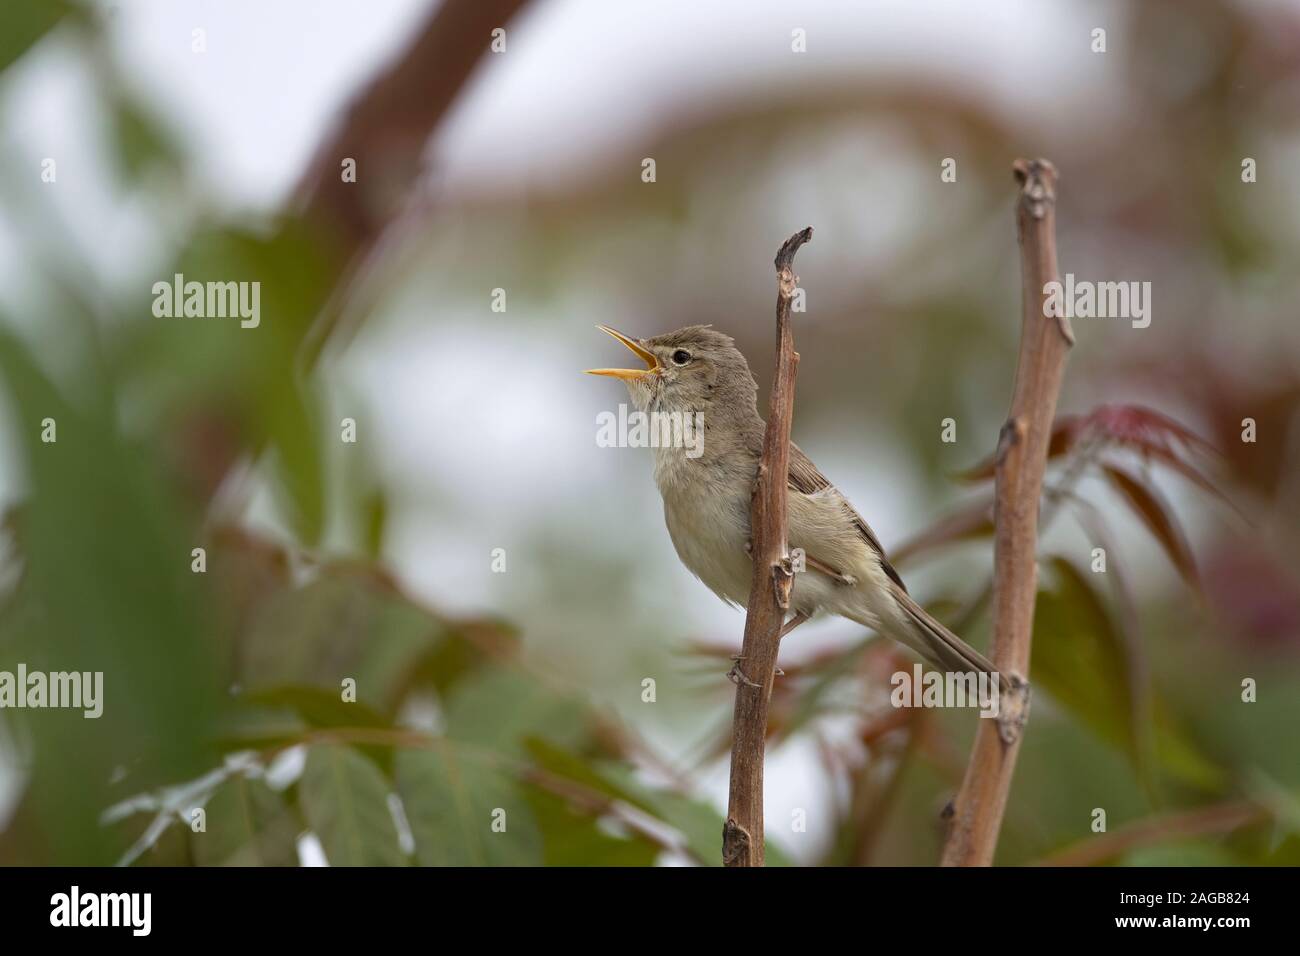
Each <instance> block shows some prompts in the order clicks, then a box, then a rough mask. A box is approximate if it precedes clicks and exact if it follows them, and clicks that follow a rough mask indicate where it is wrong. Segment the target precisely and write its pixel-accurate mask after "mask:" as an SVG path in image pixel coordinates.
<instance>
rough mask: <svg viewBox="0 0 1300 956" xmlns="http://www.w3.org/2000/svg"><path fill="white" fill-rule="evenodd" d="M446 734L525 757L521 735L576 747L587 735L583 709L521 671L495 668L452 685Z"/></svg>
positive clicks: (502, 752) (476, 744) (507, 753)
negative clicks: (454, 686) (453, 689)
mask: <svg viewBox="0 0 1300 956" xmlns="http://www.w3.org/2000/svg"><path fill="white" fill-rule="evenodd" d="M446 717H447V735H448V736H449V737H452V738H453V739H455V740H457V741H461V742H464V743H468V744H473V745H475V746H478V747H482V748H484V749H485V750H488V751H491V752H493V753H499V754H503V755H508V756H513V757H518V758H522V757H524V756H526V747H525V743H524V738H525V737H541V738H543V739H545V740H547V741H549V742H551V743H553V744H556V745H558V746H560V747H568V748H570V749H574V748H579V747H580V746H581V745H582V743H584V742H585V741H586V740H587V738H588V737H589V736H590V730H591V723H590V719H589V718H588V715H587V711H586V708H585V707H583V705H582V704H580V703H579V702H578V701H576V700H573V699H572V698H569V697H565V696H563V695H562V694H560V693H557V692H556V691H553V690H551V689H550V688H549V687H547V686H546V685H545V684H543V683H542V682H541V681H540V680H539V679H537V678H536V677H533V676H531V675H528V674H525V673H523V672H522V671H518V670H514V669H500V670H493V671H486V672H483V673H482V674H478V675H475V676H473V677H471V678H469V679H467V680H466V681H464V682H462V683H461V684H460V685H458V686H457V687H456V689H455V691H454V692H453V693H452V695H451V697H450V699H449V700H448V701H447V709H446Z"/></svg>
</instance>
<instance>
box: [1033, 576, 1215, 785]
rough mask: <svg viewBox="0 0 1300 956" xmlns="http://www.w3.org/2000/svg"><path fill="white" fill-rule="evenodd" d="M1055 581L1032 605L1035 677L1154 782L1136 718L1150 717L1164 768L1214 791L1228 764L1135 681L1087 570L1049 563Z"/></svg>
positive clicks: (1194, 783) (1145, 778) (1054, 696)
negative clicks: (1208, 754)
mask: <svg viewBox="0 0 1300 956" xmlns="http://www.w3.org/2000/svg"><path fill="white" fill-rule="evenodd" d="M1049 567H1050V569H1051V571H1052V578H1053V580H1054V582H1055V583H1054V586H1052V587H1041V588H1040V590H1039V592H1038V597H1037V600H1036V603H1035V609H1034V656H1033V664H1032V672H1031V680H1032V682H1033V683H1034V684H1035V685H1036V686H1039V687H1042V688H1043V689H1044V690H1046V691H1047V693H1049V694H1050V695H1051V696H1052V697H1053V698H1055V699H1056V700H1057V701H1059V702H1060V703H1061V704H1062V705H1064V706H1065V707H1066V708H1067V709H1069V710H1070V711H1071V712H1072V713H1073V714H1075V715H1076V716H1077V717H1079V719H1080V720H1082V722H1083V723H1084V725H1085V726H1087V727H1088V728H1089V729H1090V730H1092V732H1093V733H1095V734H1097V735H1098V736H1099V737H1100V738H1101V739H1103V740H1105V741H1106V742H1108V743H1109V744H1111V745H1112V746H1116V747H1119V748H1120V749H1121V750H1123V751H1124V752H1125V753H1126V754H1128V755H1129V757H1130V759H1131V760H1132V761H1133V763H1134V766H1135V767H1136V768H1137V770H1138V772H1139V774H1140V775H1141V776H1142V778H1143V780H1144V781H1145V782H1147V783H1148V784H1150V783H1151V782H1153V779H1154V778H1153V777H1152V773H1153V771H1154V770H1155V769H1156V768H1155V767H1153V766H1150V765H1149V763H1148V761H1147V759H1146V756H1147V754H1146V752H1145V751H1144V748H1143V746H1142V743H1141V741H1142V740H1143V733H1142V731H1143V729H1144V728H1141V727H1139V726H1138V723H1137V722H1138V721H1139V720H1149V721H1150V731H1151V740H1152V744H1151V746H1152V747H1153V748H1154V756H1155V757H1156V759H1157V761H1158V764H1159V768H1160V769H1162V770H1163V771H1165V772H1166V773H1168V774H1170V775H1172V776H1174V777H1175V778H1177V779H1178V780H1180V781H1182V782H1183V783H1187V784H1191V785H1193V786H1196V787H1199V788H1201V789H1203V790H1207V791H1212V790H1215V789H1217V788H1219V787H1220V786H1222V784H1223V782H1224V775H1223V771H1222V770H1221V769H1220V768H1219V767H1218V765H1217V764H1215V763H1214V762H1213V761H1212V760H1210V759H1208V758H1207V757H1206V756H1204V754H1203V753H1202V752H1201V750H1200V748H1199V747H1198V746H1197V745H1196V744H1195V743H1194V742H1193V741H1191V740H1190V739H1188V738H1187V736H1186V734H1185V732H1184V731H1183V730H1182V728H1181V727H1180V726H1179V724H1178V723H1177V721H1176V720H1175V719H1174V717H1173V716H1172V715H1171V714H1170V713H1169V711H1168V708H1167V706H1166V705H1165V703H1164V701H1163V700H1162V699H1161V698H1160V697H1159V696H1158V695H1156V694H1155V693H1154V692H1152V691H1151V690H1150V689H1148V688H1144V687H1142V686H1138V685H1136V684H1135V681H1136V676H1135V675H1134V673H1133V670H1132V663H1131V659H1130V657H1129V654H1128V652H1127V649H1126V646H1125V644H1124V641H1123V637H1122V635H1121V633H1120V631H1119V629H1118V628H1117V626H1116V624H1115V621H1114V619H1113V618H1112V617H1111V615H1110V613H1109V611H1108V610H1107V607H1106V604H1105V603H1104V602H1103V600H1102V599H1101V597H1100V595H1098V594H1097V592H1096V591H1095V590H1094V589H1093V587H1092V584H1091V581H1090V580H1089V578H1088V576H1087V575H1086V574H1084V573H1083V572H1081V571H1079V570H1078V569H1077V568H1076V567H1075V566H1074V565H1073V564H1071V563H1070V562H1069V561H1067V560H1065V559H1064V558H1059V557H1057V558H1052V559H1051V560H1050V562H1049Z"/></svg>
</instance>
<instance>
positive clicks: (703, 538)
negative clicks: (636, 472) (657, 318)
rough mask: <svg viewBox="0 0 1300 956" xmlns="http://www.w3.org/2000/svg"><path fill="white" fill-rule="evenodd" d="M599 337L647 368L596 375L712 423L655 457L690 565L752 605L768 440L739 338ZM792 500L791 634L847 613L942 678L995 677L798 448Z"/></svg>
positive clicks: (665, 409) (644, 406)
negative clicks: (753, 543)
mask: <svg viewBox="0 0 1300 956" xmlns="http://www.w3.org/2000/svg"><path fill="white" fill-rule="evenodd" d="M597 328H599V329H600V330H601V331H602V332H605V333H608V334H609V335H612V336H613V337H614V338H616V339H618V340H619V341H620V342H622V343H623V344H624V345H625V346H627V347H628V348H629V349H630V350H631V351H632V352H634V353H635V354H636V355H637V356H638V357H639V358H640V359H641V360H642V361H644V362H645V366H646V367H645V368H644V369H626V368H597V369H589V370H588V371H589V372H590V374H592V375H609V376H613V377H614V378H618V379H621V380H622V381H623V382H624V383H625V384H626V385H627V390H628V393H629V395H630V396H631V399H632V404H633V405H634V406H635V407H636V408H637V409H638V410H639V411H641V412H643V413H646V414H651V413H654V412H661V413H673V412H677V413H681V414H682V415H691V416H694V415H695V414H696V413H699V414H700V415H701V416H702V421H703V425H704V438H703V443H702V449H701V448H700V447H693V448H691V449H690V450H689V454H688V449H687V448H686V447H656V448H654V456H655V459H654V475H655V484H656V485H658V487H659V493H660V495H662V497H663V501H664V519H665V521H666V522H667V525H668V534H669V536H670V537H671V538H672V542H673V546H674V547H675V548H676V549H677V556H678V557H679V558H681V560H682V563H683V564H685V565H686V567H687V568H688V569H689V570H690V571H691V572H692V573H693V574H695V576H696V577H698V578H699V579H700V580H701V581H703V582H704V583H705V584H706V585H707V586H708V587H709V589H710V590H712V591H713V593H715V594H717V595H718V596H719V597H720V598H722V599H723V600H724V601H727V602H729V603H731V604H734V605H738V606H740V607H744V606H745V605H746V604H747V603H748V600H749V586H750V577H751V572H752V569H753V565H752V559H751V557H750V550H751V547H750V530H749V521H750V503H751V496H752V493H753V490H754V483H755V480H756V477H757V474H758V463H759V457H760V455H761V454H762V450H763V432H764V424H763V419H762V418H761V417H760V416H759V414H758V406H757V396H758V384H757V383H756V382H755V381H754V376H753V374H752V373H751V372H750V371H749V363H748V362H746V361H745V356H744V355H742V354H741V353H740V350H739V349H737V348H736V344H735V340H734V339H732V338H731V336H729V335H724V334H723V333H721V332H718V331H715V330H714V329H713V328H712V327H711V326H707V325H692V326H688V327H686V328H683V329H677V330H676V331H675V332H666V333H664V334H663V335H656V336H654V337H653V338H647V339H639V340H638V339H632V338H629V337H628V336H626V335H624V334H623V333H621V332H619V331H617V330H615V329H612V328H609V327H608V326H604V325H601V326H597ZM692 420H693V421H694V420H700V419H695V418H692ZM662 444H665V445H670V444H671V443H662ZM692 444H695V443H692ZM787 501H788V507H787V511H788V531H787V540H788V544H789V547H790V548H792V549H794V548H801V549H803V552H804V554H805V556H806V558H805V562H806V570H805V571H804V572H803V573H799V574H796V575H795V576H794V583H793V587H792V589H791V594H790V608H791V611H792V612H793V615H792V617H791V618H790V619H789V621H787V622H786V624H785V627H784V628H783V630H782V635H783V636H784V635H785V634H787V633H789V632H790V631H791V630H793V629H794V628H795V627H797V626H798V625H799V624H801V623H803V622H804V621H806V620H808V619H809V618H810V617H812V616H814V615H815V614H817V613H818V612H826V613H830V614H838V615H840V616H841V617H845V618H848V619H849V620H851V621H856V622H857V623H859V624H862V625H864V626H865V627H869V628H871V629H872V630H874V631H876V632H877V633H879V634H884V635H887V636H888V637H891V638H893V639H894V640H896V641H899V642H900V643H902V644H904V645H906V646H907V647H910V648H912V649H913V650H914V651H916V652H917V653H919V654H920V655H921V656H922V657H923V658H924V659H925V660H927V661H929V662H930V663H931V664H932V665H934V666H936V667H938V668H940V669H941V670H944V671H956V672H963V673H964V672H971V671H976V672H979V671H982V672H984V673H988V674H995V673H996V671H995V669H994V667H993V665H992V664H990V663H989V661H988V660H987V659H985V657H984V656H983V655H982V654H980V653H979V652H978V651H976V650H975V649H974V648H972V647H971V646H970V645H968V644H966V643H965V642H964V641H963V640H961V638H959V637H957V635H955V634H953V633H952V631H950V630H948V629H947V628H946V627H944V626H943V625H942V624H940V623H939V622H938V621H936V620H935V619H934V618H933V617H931V616H930V615H929V614H928V613H926V611H925V609H924V608H922V607H921V606H920V605H919V604H917V603H916V601H915V600H914V599H913V598H912V596H911V595H910V594H908V593H907V587H906V586H905V585H904V584H903V579H902V578H901V577H899V575H898V572H897V571H895V570H894V568H893V566H892V565H891V564H890V563H889V560H888V558H887V557H886V556H885V551H884V549H883V548H882V547H881V546H880V541H879V540H878V539H877V538H876V536H875V534H873V533H872V531H871V528H870V526H868V524H867V523H866V521H864V520H863V519H862V516H861V515H860V514H858V512H857V511H856V510H855V509H854V507H853V505H851V504H850V503H849V501H848V499H847V498H845V497H844V495H842V494H841V493H840V492H839V490H838V489H837V488H836V487H835V486H834V485H832V484H831V483H830V481H828V480H827V479H826V477H825V476H824V475H822V473H821V472H820V471H819V470H818V469H817V466H816V465H814V464H813V463H812V461H811V460H810V459H809V458H808V456H807V455H805V454H804V453H803V452H802V451H800V449H799V447H798V446H797V445H795V444H794V443H793V442H791V443H790V476H789V483H788V497H787Z"/></svg>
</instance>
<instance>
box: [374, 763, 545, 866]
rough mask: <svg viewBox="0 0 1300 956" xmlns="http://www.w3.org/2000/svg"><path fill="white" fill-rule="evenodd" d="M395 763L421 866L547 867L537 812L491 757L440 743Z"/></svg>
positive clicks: (399, 790) (399, 789)
mask: <svg viewBox="0 0 1300 956" xmlns="http://www.w3.org/2000/svg"><path fill="white" fill-rule="evenodd" d="M395 763H396V767H397V769H396V779H397V791H398V793H399V794H400V795H401V798H402V805H403V807H404V808H405V810H406V819H407V820H408V822H409V823H410V826H411V834H412V836H414V838H415V855H416V859H417V860H418V861H419V863H420V864H421V865H422V866H536V865H539V864H541V863H542V862H543V855H542V853H543V851H542V833H541V830H540V829H539V827H538V824H537V820H536V818H535V816H534V813H533V808H532V806H531V805H530V803H529V801H528V800H527V799H526V798H525V796H524V794H523V792H522V790H521V788H520V787H519V785H518V784H517V783H516V782H515V780H514V779H513V777H512V776H511V775H510V774H509V772H507V771H506V770H503V769H502V768H501V766H500V765H499V764H497V763H495V762H494V760H493V759H492V757H491V755H484V754H474V753H473V752H471V751H467V750H465V749H463V748H458V747H457V746H456V745H455V744H454V743H453V742H451V741H440V742H439V745H438V747H437V749H434V750H415V749H406V750H400V751H398V753H397V755H396V758H395ZM494 822H496V825H497V829H496V830H494V829H493V824H494ZM502 826H504V828H505V829H504V831H501V829H500V828H501V827H502Z"/></svg>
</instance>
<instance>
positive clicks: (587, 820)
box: [525, 786, 659, 866]
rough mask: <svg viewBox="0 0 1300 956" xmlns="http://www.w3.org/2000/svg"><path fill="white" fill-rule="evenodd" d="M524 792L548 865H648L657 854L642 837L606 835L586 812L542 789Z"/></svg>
mask: <svg viewBox="0 0 1300 956" xmlns="http://www.w3.org/2000/svg"><path fill="white" fill-rule="evenodd" d="M525 793H526V794H527V796H528V802H529V804H531V806H532V808H533V813H534V814H535V815H536V817H537V822H538V826H539V829H540V830H541V832H542V833H543V834H544V836H545V839H544V845H545V853H544V857H543V862H544V863H545V865H547V866H651V865H653V864H654V861H655V858H656V857H657V856H658V855H659V847H658V846H657V845H656V844H655V843H653V842H651V841H650V840H648V839H647V838H646V837H644V836H642V835H641V834H639V833H632V834H628V835H618V834H615V833H611V832H608V830H606V829H605V828H604V827H603V826H602V824H601V823H600V822H599V821H598V820H597V819H596V818H595V817H594V816H593V815H592V813H591V812H590V811H589V810H587V809H585V808H583V807H580V806H579V807H574V806H571V805H570V803H569V801H567V800H566V799H565V798H564V797H563V796H560V795H558V794H555V793H552V792H550V791H549V790H547V789H546V788H545V787H543V786H528V787H526V788H525Z"/></svg>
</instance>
